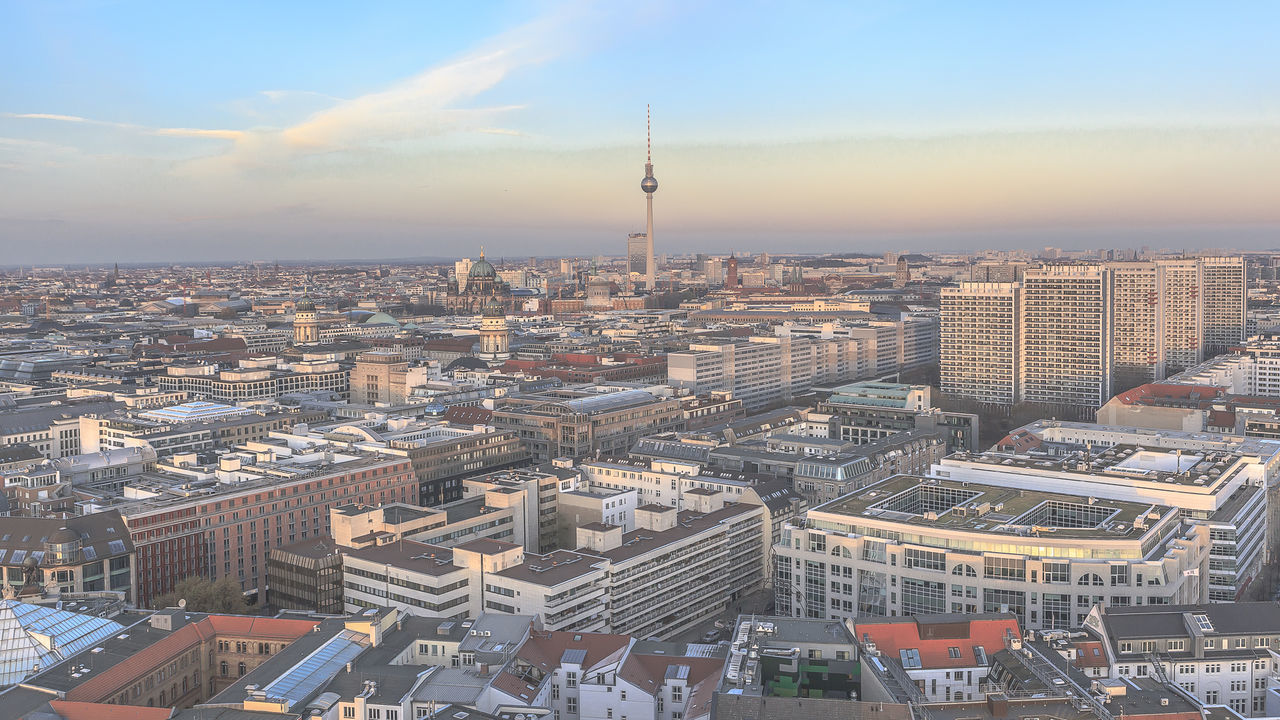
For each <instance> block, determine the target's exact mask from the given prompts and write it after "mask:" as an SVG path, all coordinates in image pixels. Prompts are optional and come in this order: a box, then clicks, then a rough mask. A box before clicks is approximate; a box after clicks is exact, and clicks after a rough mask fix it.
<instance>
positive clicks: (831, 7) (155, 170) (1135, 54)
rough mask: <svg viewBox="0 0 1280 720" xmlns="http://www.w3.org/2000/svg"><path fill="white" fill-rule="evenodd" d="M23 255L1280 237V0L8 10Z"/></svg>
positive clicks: (0, 11) (3, 225)
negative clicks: (653, 182)
mask: <svg viewBox="0 0 1280 720" xmlns="http://www.w3.org/2000/svg"><path fill="white" fill-rule="evenodd" d="M0 18H3V19H4V21H3V22H0V67H4V68H5V71H4V72H2V73H0V248H2V249H3V250H4V254H3V259H2V260H0V265H3V264H17V263H33V262H34V263H52V262H77V261H85V262H103V261H111V260H120V261H123V262H129V261H143V260H161V261H168V260H209V259H227V260H234V259H240V260H255V259H257V260H270V259H275V258H280V259H324V258H369V259H381V258H407V257H423V256H455V255H459V254H462V253H467V252H470V251H471V249H472V246H473V245H479V244H484V245H485V246H486V247H487V248H488V249H489V252H490V254H493V255H501V254H507V255H519V256H527V255H530V254H539V255H556V254H575V253H582V254H590V253H596V252H606V253H613V254H620V253H621V252H622V251H623V245H624V241H625V238H626V235H627V233H629V232H636V231H637V230H642V229H643V223H644V215H643V213H644V198H643V194H642V193H641V191H640V189H639V181H640V178H641V177H642V176H643V164H644V142H645V138H644V111H645V105H646V103H649V104H652V105H653V108H654V158H653V160H654V165H655V175H656V176H657V178H658V180H659V182H660V184H661V187H660V189H659V191H658V193H657V195H656V196H655V225H656V232H655V237H656V238H658V243H657V244H658V251H659V252H663V251H664V250H665V251H669V252H672V251H675V252H683V251H690V250H704V251H709V252H727V251H728V250H730V249H736V250H740V251H742V250H746V251H750V250H762V249H763V250H771V251H777V250H781V249H794V250H807V251H845V252H847V251H868V252H876V253H879V252H883V251H884V250H886V249H896V250H901V249H905V248H910V249H916V250H946V249H950V248H953V249H974V248H980V247H1028V248H1039V247H1042V246H1044V245H1058V246H1064V247H1115V246H1132V245H1151V246H1153V247H1174V248H1183V247H1188V248H1189V247H1237V248H1264V247H1280V202H1278V201H1277V198H1278V197H1280V196H1278V192H1280V191H1278V188H1280V44H1278V43H1276V42H1275V33H1276V27H1278V26H1280V4H1276V3H1267V2H1261V1H1260V2H1255V3H1233V2H1215V3H1196V2H1144V3H1126V2H1060V3H1041V2H1031V3H1028V2H977V3H957V2H945V1H943V2H838V3H836V2H833V3H819V2H812V3H810V2H800V3H770V2H749V1H744V2H727V1H726V2H697V1H696V0H692V1H691V0H684V1H681V0H672V1H670V2H667V1H663V0H655V1H653V2H645V3H616V2H600V3H590V2H510V3H497V2H494V3H448V2H444V3H427V2H404V3H392V2H380V3H314V4H313V3H286V2H278V3H274V2H273V3H248V2H245V3H236V2H220V3H210V4H196V3H181V2H179V3H172V2H170V3H159V2H157V3H142V2H137V3H134V2H82V3H35V2H7V1H4V0H0Z"/></svg>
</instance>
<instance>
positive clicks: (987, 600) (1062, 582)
mask: <svg viewBox="0 0 1280 720" xmlns="http://www.w3.org/2000/svg"><path fill="white" fill-rule="evenodd" d="M1209 533H1210V529H1209V528H1208V527H1204V526H1184V524H1183V522H1182V518H1181V515H1180V513H1179V510H1178V509H1177V508H1176V507H1169V506H1166V505H1160V504H1155V503H1152V502H1122V501H1116V500H1097V499H1096V498H1092V497H1090V496H1089V495H1086V494H1074V493H1072V494H1068V493H1065V492H1039V491H1037V492H1028V491H1024V490H1021V489H1016V488H1010V487H1000V486H996V485H985V484H981V483H978V482H961V481H956V480H949V479H939V478H923V477H918V476H911V475H899V476H896V477H893V478H890V479H888V480H885V481H883V482H881V483H877V484H875V485H871V486H869V487H866V488H864V489H862V490H859V491H857V492H854V493H852V494H850V495H846V496H845V497H842V498H840V499H838V500H835V501H832V502H829V503H827V504H825V505H821V506H819V507H816V508H811V509H810V510H809V511H808V512H807V513H806V515H805V517H804V518H802V519H797V520H795V521H793V522H792V523H791V524H790V525H789V526H788V527H787V528H785V529H784V531H783V536H782V542H781V543H779V544H778V545H777V546H776V547H775V548H774V553H775V570H774V572H775V577H774V592H775V598H776V599H775V602H776V607H777V611H778V614H780V615H790V616H794V617H809V618H819V619H823V618H842V617H860V616H866V615H870V616H892V615H915V614H930V613H943V612H953V613H967V614H974V613H990V612H1011V613H1013V614H1014V615H1016V616H1017V617H1018V620H1019V624H1020V625H1021V626H1022V627H1026V628H1032V629H1038V628H1066V627H1077V626H1079V625H1080V624H1081V623H1083V621H1084V618H1085V616H1086V615H1087V614H1088V612H1089V610H1090V608H1092V607H1093V605H1095V604H1097V603H1110V604H1113V605H1122V604H1123V605H1129V604H1139V603H1141V604H1171V603H1185V602H1198V601H1201V600H1203V599H1205V598H1204V597H1203V596H1204V595H1205V586H1204V585H1203V584H1202V583H1201V582H1200V578H1199V574H1200V572H1201V571H1202V570H1205V569H1207V568H1205V567H1203V566H1204V565H1205V564H1206V562H1207V557H1208V549H1209V544H1210V541H1209ZM1188 571H1194V572H1188Z"/></svg>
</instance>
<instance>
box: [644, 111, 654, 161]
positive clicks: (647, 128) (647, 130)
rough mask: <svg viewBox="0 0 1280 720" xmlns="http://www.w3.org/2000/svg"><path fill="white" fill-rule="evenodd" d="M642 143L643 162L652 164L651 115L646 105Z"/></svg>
mask: <svg viewBox="0 0 1280 720" xmlns="http://www.w3.org/2000/svg"><path fill="white" fill-rule="evenodd" d="M644 143H645V162H646V163H648V164H650V165H652V164H653V114H652V113H651V112H650V106H649V105H648V104H647V103H646V104H645V106H644Z"/></svg>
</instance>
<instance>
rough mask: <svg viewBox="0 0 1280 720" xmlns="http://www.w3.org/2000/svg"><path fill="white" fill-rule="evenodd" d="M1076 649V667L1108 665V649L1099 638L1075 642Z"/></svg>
mask: <svg viewBox="0 0 1280 720" xmlns="http://www.w3.org/2000/svg"><path fill="white" fill-rule="evenodd" d="M1074 647H1075V649H1076V660H1075V666H1076V667H1107V666H1108V665H1110V663H1109V662H1108V661H1107V651H1106V650H1105V649H1103V647H1102V643H1101V642H1098V641H1097V640H1086V641H1084V642H1078V643H1074Z"/></svg>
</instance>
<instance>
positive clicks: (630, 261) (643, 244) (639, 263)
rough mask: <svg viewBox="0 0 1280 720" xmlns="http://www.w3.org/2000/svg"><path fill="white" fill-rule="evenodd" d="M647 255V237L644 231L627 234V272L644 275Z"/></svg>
mask: <svg viewBox="0 0 1280 720" xmlns="http://www.w3.org/2000/svg"><path fill="white" fill-rule="evenodd" d="M648 257H649V238H648V236H646V235H645V234H644V233H631V234H630V235H628V236H627V272H628V273H630V274H634V275H644V274H645V272H646V270H645V268H646V264H647V263H648Z"/></svg>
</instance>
